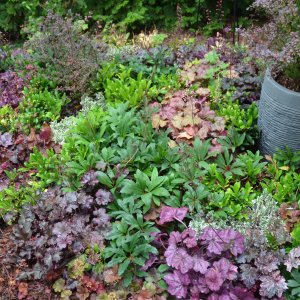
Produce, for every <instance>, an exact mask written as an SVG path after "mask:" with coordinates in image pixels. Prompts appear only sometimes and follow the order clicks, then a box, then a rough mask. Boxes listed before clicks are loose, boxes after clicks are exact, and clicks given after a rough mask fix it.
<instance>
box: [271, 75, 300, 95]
mask: <svg viewBox="0 0 300 300" xmlns="http://www.w3.org/2000/svg"><path fill="white" fill-rule="evenodd" d="M272 77H273V78H274V80H275V81H276V82H277V83H279V84H280V85H282V86H284V87H285V88H287V89H289V90H292V91H294V92H298V93H300V78H298V80H294V79H292V78H289V77H287V76H285V75H284V74H283V73H275V72H273V73H272Z"/></svg>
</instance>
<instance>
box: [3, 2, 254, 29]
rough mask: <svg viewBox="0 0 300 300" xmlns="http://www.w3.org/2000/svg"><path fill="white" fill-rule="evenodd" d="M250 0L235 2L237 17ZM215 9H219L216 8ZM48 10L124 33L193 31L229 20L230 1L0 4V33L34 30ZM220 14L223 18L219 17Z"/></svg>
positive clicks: (242, 13) (230, 16) (230, 11)
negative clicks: (81, 17) (111, 26)
mask: <svg viewBox="0 0 300 300" xmlns="http://www.w3.org/2000/svg"><path fill="white" fill-rule="evenodd" d="M252 2H253V1H252V0H240V1H238V11H239V14H240V15H244V14H245V13H246V8H247V7H248V5H250V4H251V3H252ZM217 7H219V9H218V8H217ZM49 10H53V11H55V13H57V14H59V15H66V14H67V13H68V12H70V11H71V12H72V13H79V14H81V15H88V14H89V13H90V12H92V17H93V20H94V21H95V20H100V21H103V22H104V23H105V24H107V23H110V22H112V23H116V24H119V25H120V28H127V29H128V30H136V31H138V30H141V29H145V28H146V29H149V28H151V27H154V26H155V27H164V28H169V29H171V28H174V26H175V25H176V24H178V25H180V26H181V27H183V28H193V29H197V28H198V27H199V26H201V28H202V27H203V26H204V25H206V24H207V21H208V20H207V17H208V16H209V19H210V28H217V29H218V26H217V25H218V24H221V25H223V24H225V23H226V21H230V20H231V19H232V12H233V1H230V0H223V1H222V0H188V1H184V0H177V1H175V0H161V1H158V0H136V1H135V0H121V1H116V0H107V1H95V0H75V1H71V0H66V1H63V0H49V1H45V0H25V1H18V0H4V1H2V3H1V4H0V30H3V31H8V32H12V33H19V32H20V29H21V28H22V27H23V25H24V24H26V25H27V26H28V27H29V28H34V27H36V26H37V24H38V22H39V21H40V19H41V17H43V16H46V15H47V13H48V11H49ZM223 11H224V14H223Z"/></svg>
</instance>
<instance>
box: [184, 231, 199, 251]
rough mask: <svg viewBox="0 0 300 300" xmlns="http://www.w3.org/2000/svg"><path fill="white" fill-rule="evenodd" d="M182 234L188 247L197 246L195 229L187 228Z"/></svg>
mask: <svg viewBox="0 0 300 300" xmlns="http://www.w3.org/2000/svg"><path fill="white" fill-rule="evenodd" d="M181 236H182V239H183V243H184V244H185V245H186V246H187V247H188V248H194V247H196V246H197V239H196V232H195V231H194V230H193V229H191V228H187V229H185V230H184V231H183V232H182V234H181Z"/></svg>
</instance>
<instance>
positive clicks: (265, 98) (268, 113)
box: [258, 71, 300, 154]
mask: <svg viewBox="0 0 300 300" xmlns="http://www.w3.org/2000/svg"><path fill="white" fill-rule="evenodd" d="M258 127H259V130H260V151H261V152H262V153H263V154H273V153H274V152H275V151H276V149H277V148H281V149H284V148H285V147H286V146H287V147H289V148H290V149H292V150H294V151H297V150H300V93H297V92H293V91H291V90H289V89H287V88H285V87H283V86H281V85H280V84H278V83H277V82H276V81H275V80H274V79H272V77H271V75H270V72H269V71H267V72H266V76H265V79H264V82H263V85H262V91H261V97H260V103H259V115H258Z"/></svg>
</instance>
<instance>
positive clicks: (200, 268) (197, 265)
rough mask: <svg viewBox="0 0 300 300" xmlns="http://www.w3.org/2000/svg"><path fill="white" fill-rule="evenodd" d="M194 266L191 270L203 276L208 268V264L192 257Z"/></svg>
mask: <svg viewBox="0 0 300 300" xmlns="http://www.w3.org/2000/svg"><path fill="white" fill-rule="evenodd" d="M193 259H194V266H193V269H194V270H195V271H196V272H200V273H201V274H205V272H206V271H207V269H208V267H209V266H210V263H209V262H208V261H206V260H204V259H202V258H201V257H199V256H194V257H193Z"/></svg>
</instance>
